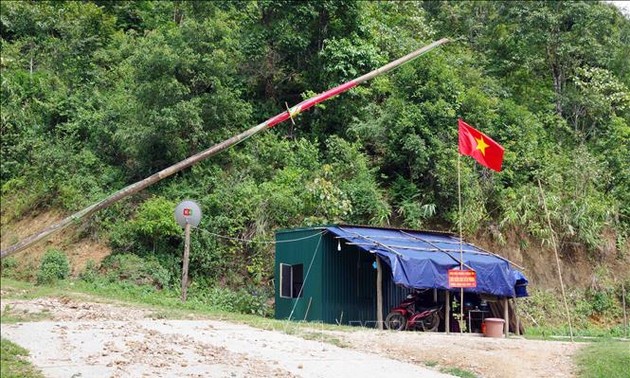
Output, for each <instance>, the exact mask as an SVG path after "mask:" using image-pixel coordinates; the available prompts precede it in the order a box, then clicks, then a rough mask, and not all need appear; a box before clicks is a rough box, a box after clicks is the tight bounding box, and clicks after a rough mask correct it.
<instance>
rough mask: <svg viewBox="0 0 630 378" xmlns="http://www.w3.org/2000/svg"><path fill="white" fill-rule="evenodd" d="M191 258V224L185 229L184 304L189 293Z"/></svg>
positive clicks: (183, 264) (187, 224)
mask: <svg viewBox="0 0 630 378" xmlns="http://www.w3.org/2000/svg"><path fill="white" fill-rule="evenodd" d="M189 257H190V223H186V227H184V259H183V260H184V261H183V263H182V302H186V292H187V291H188V260H189Z"/></svg>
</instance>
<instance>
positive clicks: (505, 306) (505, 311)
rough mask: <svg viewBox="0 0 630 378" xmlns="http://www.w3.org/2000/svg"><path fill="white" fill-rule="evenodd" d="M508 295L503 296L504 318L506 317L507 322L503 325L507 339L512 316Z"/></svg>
mask: <svg viewBox="0 0 630 378" xmlns="http://www.w3.org/2000/svg"><path fill="white" fill-rule="evenodd" d="M508 305H509V302H508V297H505V298H503V319H505V323H504V325H503V331H504V332H505V338H506V339H507V337H508V333H509V332H510V317H509V316H508V313H509V312H508Z"/></svg>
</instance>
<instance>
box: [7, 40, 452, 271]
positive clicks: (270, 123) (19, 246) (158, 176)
mask: <svg viewBox="0 0 630 378" xmlns="http://www.w3.org/2000/svg"><path fill="white" fill-rule="evenodd" d="M448 41H449V40H448V39H447V38H442V39H440V40H439V41H435V42H433V43H431V44H429V45H426V46H424V47H422V48H420V49H418V50H416V51H414V52H412V53H409V54H407V55H405V56H403V57H402V58H399V59H396V60H395V61H393V62H390V63H388V64H386V65H384V66H382V67H380V68H377V69H375V70H373V71H371V72H369V73H367V74H365V75H363V76H361V77H359V78H356V79H354V80H350V81H348V82H346V83H344V84H341V85H339V86H337V87H334V88H332V89H329V90H328V91H326V92H323V93H320V94H318V95H316V96H314V97H311V98H309V99H307V100H304V101H302V102H300V103H299V104H297V105H295V106H293V107H292V108H290V109H288V110H287V111H285V112H282V113H280V114H278V115H276V116H274V117H271V118H269V119H268V120H266V121H265V122H263V123H261V124H258V125H256V126H254V127H252V128H250V129H248V130H246V131H244V132H242V133H240V134H238V135H236V136H233V137H231V138H229V139H226V140H224V141H223V142H221V143H218V144H216V145H214V146H212V147H210V148H208V149H207V150H204V151H202V152H199V153H197V154H195V155H193V156H191V157H189V158H187V159H185V160H182V161H180V162H179V163H177V164H174V165H172V166H170V167H168V168H165V169H163V170H161V171H160V172H158V173H155V174H153V175H152V176H149V177H147V178H146V179H144V180H142V181H138V182H136V183H135V184H132V185H129V186H127V187H126V188H123V189H121V190H119V191H117V192H116V193H114V194H112V195H111V196H109V197H107V198H105V199H103V200H101V201H99V202H97V203H95V204H92V205H90V206H88V207H87V208H85V209H83V210H81V211H78V212H76V213H74V214H72V215H71V216H69V217H67V218H65V219H63V220H62V221H61V222H59V223H56V224H54V225H51V226H48V227H46V228H44V229H43V230H41V231H39V232H37V233H36V234H33V235H31V236H29V237H27V238H25V239H22V240H21V241H19V242H18V243H16V244H14V245H12V246H10V247H8V248H6V249H4V250H2V251H1V252H0V258H2V259H4V258H5V257H7V256H10V255H12V254H14V253H17V252H20V251H22V250H24V249H26V248H28V247H30V246H31V245H33V244H35V243H37V242H38V241H40V240H42V239H44V238H46V237H48V236H50V235H51V234H53V233H56V232H58V231H60V230H62V229H64V228H66V227H68V226H69V225H71V224H73V223H76V222H77V221H79V220H80V219H82V218H86V217H88V216H90V215H92V214H94V213H95V212H97V211H99V210H102V209H104V208H106V207H109V206H111V205H113V204H114V203H116V202H118V201H120V200H121V199H123V198H125V197H128V196H130V195H131V194H134V193H137V192H139V191H141V190H143V189H144V188H146V187H148V186H149V185H153V184H155V183H156V182H158V181H160V180H162V179H164V178H166V177H169V176H171V175H173V174H175V173H177V172H179V171H181V170H183V169H185V168H188V167H190V166H191V165H193V164H195V163H197V162H199V161H201V160H203V159H206V158H208V157H210V156H212V155H215V154H217V153H219V152H221V151H223V150H225V149H227V148H229V147H231V146H233V145H235V144H237V143H240V142H242V141H244V140H245V139H247V138H249V137H251V136H252V135H254V134H257V133H259V132H261V131H263V130H266V129H269V128H271V127H274V126H275V125H277V124H279V123H281V122H284V121H286V120H287V119H291V120H292V119H293V117H295V116H297V115H298V114H300V113H301V112H303V111H305V110H307V109H309V108H311V107H313V106H315V105H317V104H319V103H321V102H324V101H326V100H328V99H329V98H331V97H334V96H336V95H338V94H340V93H343V92H345V91H347V90H349V89H351V88H354V87H355V86H357V85H359V84H361V83H363V82H365V81H367V80H370V79H372V78H374V77H376V76H378V75H381V74H384V73H386V72H389V71H391V70H392V69H394V68H396V67H398V66H400V65H402V64H404V63H407V62H410V61H411V60H413V59H415V58H417V57H419V56H420V55H422V54H424V53H426V52H428V51H430V50H432V49H434V48H435V47H438V46H440V45H442V44H444V43H447V42H448Z"/></svg>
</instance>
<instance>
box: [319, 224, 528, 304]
mask: <svg viewBox="0 0 630 378" xmlns="http://www.w3.org/2000/svg"><path fill="white" fill-rule="evenodd" d="M326 229H327V230H328V231H330V232H332V233H333V234H335V235H337V236H338V237H340V238H342V239H344V240H345V241H346V243H348V244H351V245H356V246H357V247H358V248H361V249H362V250H364V251H367V252H370V253H376V254H377V255H378V256H379V257H381V258H382V259H383V260H384V261H385V262H386V263H387V264H388V265H389V267H390V268H391V271H392V278H393V280H394V282H395V283H396V284H399V285H403V286H405V287H409V288H418V289H421V288H438V289H445V290H449V289H451V288H449V286H448V270H449V269H454V268H458V267H459V266H460V240H459V238H457V237H455V236H453V235H451V234H447V233H437V232H421V231H411V230H400V229H387V228H371V227H358V226H345V225H339V226H330V227H326ZM461 250H462V256H463V263H464V269H472V270H474V271H475V272H476V275H477V287H476V288H466V289H464V291H466V292H474V293H485V294H493V295H497V296H501V297H514V296H517V297H523V296H527V292H526V290H525V287H526V285H527V279H526V278H525V276H524V275H523V274H522V273H521V272H520V271H518V270H516V269H513V268H512V267H511V266H510V263H509V262H508V261H507V260H506V259H504V258H502V257H500V256H498V255H495V254H492V253H490V252H488V251H485V250H483V249H481V248H479V247H476V246H474V245H472V244H470V243H466V242H463V243H462V246H461Z"/></svg>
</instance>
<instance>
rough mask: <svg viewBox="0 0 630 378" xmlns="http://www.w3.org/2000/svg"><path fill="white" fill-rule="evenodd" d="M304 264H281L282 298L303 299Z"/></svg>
mask: <svg viewBox="0 0 630 378" xmlns="http://www.w3.org/2000/svg"><path fill="white" fill-rule="evenodd" d="M303 284H304V264H296V265H289V264H280V298H298V297H302V296H303V293H302V285H303Z"/></svg>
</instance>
